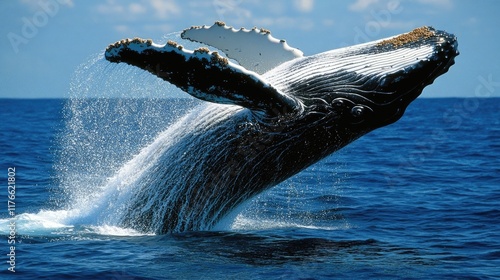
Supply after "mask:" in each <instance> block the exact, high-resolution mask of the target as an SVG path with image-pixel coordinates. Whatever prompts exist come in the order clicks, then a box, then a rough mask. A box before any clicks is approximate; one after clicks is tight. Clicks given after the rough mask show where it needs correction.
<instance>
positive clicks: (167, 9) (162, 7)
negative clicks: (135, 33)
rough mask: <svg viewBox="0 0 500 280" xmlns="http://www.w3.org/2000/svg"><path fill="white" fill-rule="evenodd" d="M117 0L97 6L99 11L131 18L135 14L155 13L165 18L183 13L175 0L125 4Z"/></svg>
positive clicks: (158, 16) (108, 0)
mask: <svg viewBox="0 0 500 280" xmlns="http://www.w3.org/2000/svg"><path fill="white" fill-rule="evenodd" d="M123 2H125V1H122V2H118V1H116V0H106V2H105V3H103V4H99V5H97V6H96V10H97V12H99V13H101V14H106V15H115V16H117V17H123V18H128V19H131V18H130V17H131V16H133V15H143V14H154V15H155V16H156V17H157V18H158V19H161V20H165V19H169V18H170V17H171V16H176V15H178V14H180V13H181V9H180V7H179V6H178V5H177V3H176V2H175V0H166V1H165V0H142V1H141V2H140V3H130V4H128V5H127V4H124V3H123Z"/></svg>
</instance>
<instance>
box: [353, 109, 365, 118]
mask: <svg viewBox="0 0 500 280" xmlns="http://www.w3.org/2000/svg"><path fill="white" fill-rule="evenodd" d="M364 113H365V109H364V108H363V106H354V107H352V109H351V114H352V116H353V117H354V118H356V119H359V118H362V117H363V115H364Z"/></svg>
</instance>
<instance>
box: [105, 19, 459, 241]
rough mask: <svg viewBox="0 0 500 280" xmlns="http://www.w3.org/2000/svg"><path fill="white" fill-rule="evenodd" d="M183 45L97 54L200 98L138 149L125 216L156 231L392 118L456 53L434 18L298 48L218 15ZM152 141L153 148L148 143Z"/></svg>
mask: <svg viewBox="0 0 500 280" xmlns="http://www.w3.org/2000/svg"><path fill="white" fill-rule="evenodd" d="M181 37H182V38H183V39H185V40H189V41H193V42H198V43H202V44H204V45H205V47H200V48H198V49H195V50H188V49H186V48H184V47H183V46H182V45H180V44H179V43H177V42H173V41H168V42H166V43H165V44H163V45H160V44H157V43H154V42H153V41H151V40H144V39H140V38H134V39H124V40H121V41H119V42H116V43H114V44H111V45H109V46H108V47H107V49H106V51H105V58H106V59H107V60H108V61H110V62H114V63H126V64H130V65H132V66H135V67H139V68H141V69H143V70H145V71H148V72H150V73H151V74H153V75H156V76H157V77H158V78H160V79H163V80H165V81H166V82H168V83H171V84H173V85H175V86H177V87H178V88H180V89H182V90H183V91H184V92H186V93H187V94H190V95H191V96H194V97H196V98H198V99H201V100H204V101H207V102H203V104H202V105H201V107H199V108H197V109H196V110H193V111H191V112H189V113H187V114H186V115H185V116H184V117H183V118H181V119H180V120H179V121H178V122H177V123H176V124H174V125H172V127H170V128H168V129H167V131H165V132H163V133H162V134H161V135H160V136H159V137H158V138H157V139H156V140H155V141H154V143H152V144H151V145H152V146H153V147H154V152H153V153H150V154H148V155H142V156H141V155H140V154H139V155H138V156H137V157H138V158H140V160H141V161H144V165H145V166H146V167H145V168H144V169H145V170H143V171H141V172H140V174H139V175H138V177H137V179H136V181H134V182H132V183H131V184H133V187H134V190H135V191H134V192H133V194H131V195H130V203H129V204H128V206H127V207H125V209H124V211H123V216H122V217H121V219H120V223H121V225H122V226H125V227H131V228H134V229H136V230H139V231H142V232H153V233H157V234H164V233H171V232H183V231H198V230H209V229H211V228H213V227H214V226H215V225H216V224H217V223H218V222H219V221H220V220H221V219H222V218H223V217H224V216H225V215H227V214H228V213H230V212H231V211H232V210H234V209H235V208H236V207H237V206H239V205H241V204H242V203H243V202H245V201H247V200H249V199H250V198H252V197H254V196H255V195H257V194H259V193H261V192H263V191H265V190H267V189H269V188H271V187H273V186H275V185H277V184H278V183H280V182H282V181H284V180H285V179H287V178H289V177H291V176H293V175H294V174H297V173H298V172H300V171H301V170H303V169H305V168H306V167H308V166H310V165H312V164H314V163H315V162H317V161H319V160H321V159H323V158H324V157H326V156H328V155H330V154H332V153H333V152H335V151H337V150H339V149H341V148H342V147H344V146H346V145H348V144H349V143H351V142H352V141H354V140H356V139H357V138H359V137H361V136H362V135H364V134H366V133H368V132H370V131H372V130H374V129H376V128H379V127H382V126H385V125H388V124H391V123H393V122H395V121H397V120H398V119H399V118H401V116H402V115H403V113H404V111H405V110H406V108H407V106H408V105H409V104H410V103H411V102H412V101H413V100H414V99H415V98H417V97H418V96H419V95H420V94H421V92H422V90H423V89H424V88H425V87H426V86H427V85H429V84H431V83H433V81H434V80H435V79H436V78H437V77H438V76H440V75H441V74H443V73H445V72H447V71H448V69H449V67H450V66H451V65H453V64H454V58H455V57H456V56H457V55H458V54H459V53H458V50H457V46H458V44H457V39H456V37H455V36H454V35H452V34H449V33H447V32H444V31H439V30H436V29H434V28H432V27H427V26H424V27H420V28H416V29H414V30H412V31H410V32H408V33H404V34H401V35H396V36H393V37H390V38H385V39H380V40H376V41H373V42H368V43H364V44H360V45H355V46H350V47H345V48H340V49H335V50H330V51H326V52H323V53H319V54H315V55H309V56H306V55H304V54H303V52H302V51H300V50H299V49H296V48H293V47H291V46H289V45H288V44H287V42H286V41H284V40H278V39H276V38H274V37H273V36H272V35H271V33H270V31H269V30H266V29H259V28H253V29H250V30H249V29H244V28H242V29H234V28H232V27H230V26H227V25H226V24H225V23H223V22H216V23H215V24H214V25H212V26H195V27H191V28H188V29H186V30H184V31H183V32H182V33H181ZM149 150H151V149H149Z"/></svg>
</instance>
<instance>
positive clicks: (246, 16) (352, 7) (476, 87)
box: [0, 0, 500, 98]
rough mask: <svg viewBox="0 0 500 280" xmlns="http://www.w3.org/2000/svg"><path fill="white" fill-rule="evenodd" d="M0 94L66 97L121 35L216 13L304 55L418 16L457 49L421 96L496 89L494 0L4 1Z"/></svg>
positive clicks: (143, 33)
mask: <svg viewBox="0 0 500 280" xmlns="http://www.w3.org/2000/svg"><path fill="white" fill-rule="evenodd" d="M0 14H1V17H0V65H1V68H0V89H1V91H0V98H67V97H69V88H70V82H71V78H72V76H74V75H73V74H74V73H75V70H76V69H77V67H78V66H79V65H81V64H82V63H85V62H87V61H88V60H89V59H90V58H91V57H95V54H97V53H99V52H104V50H105V48H106V46H108V45H109V44H111V43H114V42H115V41H118V40H121V39H123V38H133V37H141V38H151V39H153V40H154V41H156V42H157V43H162V44H163V43H165V42H161V41H158V40H162V38H164V37H163V36H164V35H165V34H169V33H172V32H177V31H182V30H183V29H185V28H189V27H191V26H193V25H212V24H213V23H214V22H215V21H218V20H222V21H224V22H226V24H227V25H230V26H233V27H235V28H240V27H245V28H249V29H250V28H252V27H254V26H256V27H259V28H266V29H268V30H270V31H271V34H272V36H273V37H275V38H278V39H285V40H286V41H287V43H288V44H289V45H290V46H292V47H295V48H298V49H300V50H302V51H303V52H304V54H305V55H311V54H315V53H319V52H323V51H328V50H331V49H336V48H340V47H344V46H348V45H354V44H358V43H363V42H367V41H372V40H377V39H381V38H385V37H389V36H393V35H397V34H401V33H405V32H409V31H411V30H412V29H414V28H416V27H420V26H424V25H428V26H433V27H434V28H436V29H439V30H445V31H447V32H450V33H453V34H455V35H456V36H457V37H458V44H459V51H460V55H459V56H458V57H457V58H456V64H455V65H454V66H453V67H452V68H451V69H450V71H449V72H448V73H446V74H445V75H443V76H442V77H439V78H438V79H437V80H436V81H435V82H434V84H432V85H430V86H428V87H427V88H426V89H425V90H424V93H423V94H422V95H421V96H422V97H471V98H479V97H481V98H482V97H500V52H499V49H500V47H499V46H500V31H499V29H498V27H499V26H500V16H499V14H500V1H497V0H478V1H467V0H407V1H404V0H350V1H347V0H340V1H331V0H273V1H269V0H206V1H199V0H139V1H131V0H99V1H98V0H95V1H94V0H2V1H0Z"/></svg>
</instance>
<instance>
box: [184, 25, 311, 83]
mask: <svg viewBox="0 0 500 280" xmlns="http://www.w3.org/2000/svg"><path fill="white" fill-rule="evenodd" d="M181 37H182V38H183V39H187V40H191V41H195V42H200V43H203V44H207V45H210V46H212V47H215V48H217V49H219V50H221V51H223V52H224V53H225V54H226V55H227V56H228V57H229V58H231V59H234V60H236V61H237V62H238V63H239V64H240V65H241V66H243V67H245V68H246V69H248V70H251V71H254V72H256V73H259V74H263V73H265V72H267V71H269V70H271V69H273V68H274V67H276V66H278V65H280V64H282V63H284V62H287V61H289V60H292V59H295V58H297V57H302V56H303V53H302V51H300V50H298V49H295V48H292V47H290V46H288V44H287V43H286V42H285V41H284V40H278V39H276V38H274V37H273V36H271V32H269V31H268V30H265V29H258V28H253V29H252V30H248V29H243V28H242V29H240V30H236V29H234V28H232V27H230V26H226V25H225V24H224V23H223V22H216V23H215V24H214V25H212V26H210V27H209V26H194V27H191V28H189V29H186V30H184V31H183V32H182V34H181Z"/></svg>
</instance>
